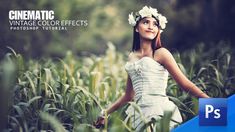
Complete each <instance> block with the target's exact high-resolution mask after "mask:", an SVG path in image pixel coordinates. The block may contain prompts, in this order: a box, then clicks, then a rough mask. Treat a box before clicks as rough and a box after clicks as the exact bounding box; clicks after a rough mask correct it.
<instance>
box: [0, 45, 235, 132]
mask: <svg viewBox="0 0 235 132" xmlns="http://www.w3.org/2000/svg"><path fill="white" fill-rule="evenodd" d="M221 44H222V45H223V44H225V43H221ZM221 44H219V45H221ZM198 45H199V46H198V47H197V48H196V49H195V50H190V51H186V52H183V53H177V52H175V54H174V58H175V59H176V61H177V64H178V65H179V67H180V69H181V70H182V71H183V72H184V74H185V75H186V76H187V77H188V78H189V79H190V80H192V82H194V83H195V84H196V85H197V86H198V87H199V88H201V89H202V90H203V91H204V92H206V93H207V94H208V95H209V96H211V97H228V96H230V95H232V94H234V93H235V88H234V84H235V74H234V72H235V67H234V65H232V64H233V63H234V62H233V60H232V59H231V58H233V57H232V56H231V49H230V48H228V49H224V51H223V52H221V53H220V54H219V56H214V54H215V53H216V52H217V50H216V49H217V47H215V48H213V49H209V50H208V49H206V48H205V47H204V46H203V44H198ZM222 45H221V46H222ZM107 47H108V49H107V50H106V51H105V54H103V55H100V56H97V55H95V54H92V55H90V56H87V57H82V58H81V57H77V56H75V55H74V54H73V53H72V52H71V51H68V52H67V53H66V56H65V57H64V58H62V59H61V58H50V59H43V58H42V59H38V60H34V59H30V60H25V59H24V58H23V57H22V55H21V54H18V53H16V52H15V51H14V50H11V53H8V54H6V55H5V59H4V60H3V61H1V65H0V82H1V84H3V86H4V87H3V88H4V89H5V90H4V89H1V91H5V92H0V95H1V96H0V97H4V98H5V99H6V98H11V100H8V101H7V103H6V102H5V103H4V102H2V100H1V102H0V103H1V104H0V105H1V107H2V108H5V109H1V111H0V112H1V113H0V116H1V117H4V118H5V120H3V121H2V123H3V124H4V125H3V127H1V129H4V130H7V131H25V132H28V131H29V132H30V131H44V130H46V131H50V130H51V131H66V130H68V131H85V132H86V131H87V132H90V131H99V130H98V129H95V128H94V126H93V123H94V121H95V120H96V118H97V116H98V115H99V112H100V110H101V109H103V108H106V107H107V106H109V105H110V104H112V103H113V102H114V101H115V100H117V99H118V97H120V96H121V95H123V94H124V91H125V84H126V78H127V73H126V72H125V70H124V64H125V62H126V61H127V56H128V54H122V53H120V52H117V51H116V47H115V46H114V45H113V44H112V43H109V44H108V45H107ZM206 51H207V52H209V53H210V54H207V55H206V56H203V55H204V53H205V52H206ZM195 53H197V54H195ZM189 58H190V59H191V61H189V60H188V59H189ZM207 58H209V59H207ZM185 61H186V62H187V63H185ZM3 82H4V83H3ZM6 93H7V94H6ZM167 95H168V97H169V98H170V100H172V101H173V102H174V103H175V104H176V105H177V106H178V107H179V109H180V111H181V115H182V117H183V119H184V121H187V120H189V119H191V118H192V117H194V116H195V115H196V114H197V111H198V99H197V98H195V97H193V96H191V95H190V94H189V93H187V92H185V91H182V90H181V89H180V87H179V86H178V85H177V84H176V82H175V81H174V80H173V79H172V78H171V77H170V78H169V80H168V86H167ZM129 105H132V106H134V108H135V109H137V110H138V109H139V108H138V106H137V105H136V104H135V103H134V102H130V103H128V104H127V105H125V106H124V107H122V108H120V109H119V110H117V111H116V112H114V113H112V114H111V117H110V118H109V119H108V124H107V125H106V126H105V128H104V129H102V130H103V131H117V132H119V131H133V129H132V128H131V125H130V122H128V121H126V120H125V117H126V116H127V115H126V114H125V110H126V108H127V106H129ZM6 113H7V114H6ZM6 116H7V117H6ZM170 117H171V113H169V112H166V114H165V115H164V117H163V118H162V119H161V120H153V121H151V122H147V123H146V125H145V126H144V128H143V129H144V130H146V128H147V127H148V126H149V125H150V124H151V123H154V124H156V125H155V126H156V127H155V128H153V129H156V130H157V131H161V132H168V131H169V129H168V125H169V120H170ZM4 121H5V122H4ZM6 121H7V122H6Z"/></svg>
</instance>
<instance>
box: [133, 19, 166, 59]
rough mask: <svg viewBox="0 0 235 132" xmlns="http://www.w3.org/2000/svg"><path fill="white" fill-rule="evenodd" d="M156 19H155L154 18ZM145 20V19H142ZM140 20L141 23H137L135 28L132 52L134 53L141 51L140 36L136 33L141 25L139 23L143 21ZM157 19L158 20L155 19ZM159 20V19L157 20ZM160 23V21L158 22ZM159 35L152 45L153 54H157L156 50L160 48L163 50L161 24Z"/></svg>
mask: <svg viewBox="0 0 235 132" xmlns="http://www.w3.org/2000/svg"><path fill="white" fill-rule="evenodd" d="M153 18H155V17H153ZM142 19H144V18H142ZM142 19H140V20H139V21H137V23H136V25H135V26H134V28H133V44H132V52H134V51H137V50H139V49H140V34H139V33H138V32H136V30H135V29H136V28H137V26H138V25H139V22H140V21H141V20H142ZM155 19H156V18H155ZM156 20H157V19H156ZM157 22H158V20H157ZM158 28H159V30H158V33H157V35H156V37H155V38H154V39H153V40H152V44H151V48H152V50H153V54H152V55H154V53H155V50H156V49H158V48H161V47H162V44H161V34H160V27H159V24H158Z"/></svg>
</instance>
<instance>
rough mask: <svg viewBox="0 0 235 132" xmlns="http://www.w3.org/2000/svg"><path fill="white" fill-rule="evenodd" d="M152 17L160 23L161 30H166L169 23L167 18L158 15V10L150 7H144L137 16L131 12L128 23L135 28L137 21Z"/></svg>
mask: <svg viewBox="0 0 235 132" xmlns="http://www.w3.org/2000/svg"><path fill="white" fill-rule="evenodd" d="M152 16H154V17H155V18H156V19H157V20H158V21H159V26H160V28H161V29H165V27H166V23H167V19H166V17H165V16H163V15H161V14H160V13H158V11H157V9H155V8H152V7H148V6H144V7H143V8H142V9H141V10H140V11H139V12H136V13H135V15H133V12H131V14H129V18H128V21H129V24H130V25H131V26H133V27H134V26H135V25H136V23H137V21H139V20H140V19H141V18H144V17H152Z"/></svg>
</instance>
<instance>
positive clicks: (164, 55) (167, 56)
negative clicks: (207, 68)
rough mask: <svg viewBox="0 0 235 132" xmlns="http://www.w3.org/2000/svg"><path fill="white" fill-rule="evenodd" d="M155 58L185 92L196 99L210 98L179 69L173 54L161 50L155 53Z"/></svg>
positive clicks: (163, 49)
mask: <svg viewBox="0 0 235 132" xmlns="http://www.w3.org/2000/svg"><path fill="white" fill-rule="evenodd" d="M155 58H156V59H157V60H158V61H159V63H161V64H162V65H163V66H164V67H165V68H166V69H167V70H168V72H169V73H170V74H171V76H172V77H173V79H174V80H175V81H176V82H177V83H178V84H179V85H180V86H181V87H182V88H183V89H184V90H185V91H189V92H190V93H191V94H193V95H194V96H196V97H199V98H209V96H208V95H207V94H205V93H204V92H203V91H202V90H201V89H199V88H198V87H197V86H196V85H195V84H194V83H192V82H191V81H190V80H189V79H188V78H187V77H186V76H185V75H184V74H183V73H182V71H181V70H180V69H179V67H178V65H177V63H176V61H175V59H174V57H173V56H172V54H171V53H170V52H169V51H168V50H167V49H165V48H160V49H158V50H157V51H156V52H155Z"/></svg>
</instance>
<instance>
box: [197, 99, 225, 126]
mask: <svg viewBox="0 0 235 132" xmlns="http://www.w3.org/2000/svg"><path fill="white" fill-rule="evenodd" d="M199 125H200V126H226V125H227V99H226V98H200V99H199Z"/></svg>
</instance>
